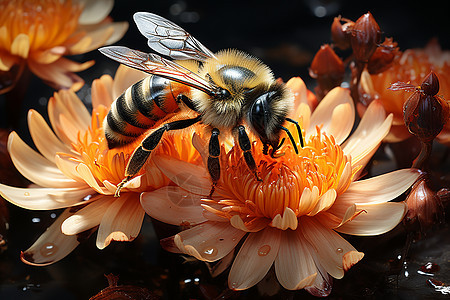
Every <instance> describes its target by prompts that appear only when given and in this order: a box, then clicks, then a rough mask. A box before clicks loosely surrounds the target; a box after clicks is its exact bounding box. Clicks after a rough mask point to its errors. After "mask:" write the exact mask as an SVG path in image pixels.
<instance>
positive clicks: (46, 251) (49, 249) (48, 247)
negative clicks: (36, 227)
mask: <svg viewBox="0 0 450 300" xmlns="http://www.w3.org/2000/svg"><path fill="white" fill-rule="evenodd" d="M56 251H58V247H57V246H56V245H55V244H53V243H45V244H44V245H43V246H42V247H41V250H40V252H41V254H42V256H45V257H49V256H52V255H54V254H55V253H56Z"/></svg>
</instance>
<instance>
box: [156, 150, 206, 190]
mask: <svg viewBox="0 0 450 300" xmlns="http://www.w3.org/2000/svg"><path fill="white" fill-rule="evenodd" d="M160 157H161V158H160V159H158V160H155V164H156V165H157V166H158V168H159V169H160V170H161V171H162V172H163V173H164V175H166V176H167V177H169V178H170V180H172V181H173V182H174V183H175V184H176V185H177V186H179V187H181V188H183V189H185V190H187V191H189V192H191V193H193V194H195V195H201V196H203V197H205V196H207V195H209V192H210V189H211V184H212V183H211V179H210V176H209V174H208V171H207V170H206V169H205V168H204V167H201V166H197V165H194V164H190V163H188V162H184V161H181V160H177V159H174V158H171V157H169V156H166V155H160Z"/></svg>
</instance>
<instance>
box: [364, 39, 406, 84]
mask: <svg viewBox="0 0 450 300" xmlns="http://www.w3.org/2000/svg"><path fill="white" fill-rule="evenodd" d="M399 53H400V50H399V49H398V47H397V43H396V42H394V41H393V40H392V38H386V39H385V40H384V42H383V44H381V45H380V46H379V47H377V49H376V50H375V52H374V53H373V55H372V56H371V57H370V59H369V62H368V64H367V70H368V71H369V73H370V74H371V75H374V74H378V73H382V72H384V71H386V70H387V69H389V68H390V67H391V65H392V63H393V61H394V58H395V57H396V56H397V54H399Z"/></svg>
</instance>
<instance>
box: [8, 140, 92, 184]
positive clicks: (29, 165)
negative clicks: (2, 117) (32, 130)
mask: <svg viewBox="0 0 450 300" xmlns="http://www.w3.org/2000/svg"><path fill="white" fill-rule="evenodd" d="M8 151H9V153H10V155H11V160H12V162H13V163H14V166H15V167H16V168H17V170H18V171H19V172H20V173H21V174H22V175H23V176H25V177H26V178H27V179H29V180H30V181H32V182H34V183H36V184H37V185H40V186H43V187H50V188H75V187H80V188H81V187H83V186H84V184H82V183H79V182H77V181H75V180H73V179H71V178H68V177H66V176H65V175H64V174H63V173H62V172H61V171H60V170H59V169H58V168H57V167H56V165H55V164H53V163H52V162H50V161H49V160H47V159H46V158H44V157H43V156H41V155H40V154H38V153H37V152H36V151H34V150H33V149H31V147H30V146H28V145H27V144H26V143H25V142H24V141H22V139H21V138H20V137H19V136H18V135H17V133H15V132H12V133H11V134H10V135H9V138H8Z"/></svg>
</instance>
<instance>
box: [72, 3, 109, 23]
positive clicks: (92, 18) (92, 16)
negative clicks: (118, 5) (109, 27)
mask: <svg viewBox="0 0 450 300" xmlns="http://www.w3.org/2000/svg"><path fill="white" fill-rule="evenodd" d="M80 2H81V3H82V4H83V6H84V8H83V12H82V13H81V15H80V17H79V18H78V22H79V23H80V24H96V23H100V22H101V21H103V20H104V19H105V18H106V17H107V16H108V15H109V13H110V12H111V10H112V8H113V7H114V0H80Z"/></svg>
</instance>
